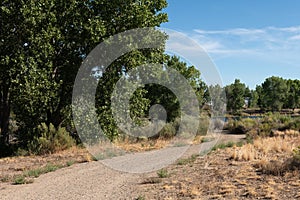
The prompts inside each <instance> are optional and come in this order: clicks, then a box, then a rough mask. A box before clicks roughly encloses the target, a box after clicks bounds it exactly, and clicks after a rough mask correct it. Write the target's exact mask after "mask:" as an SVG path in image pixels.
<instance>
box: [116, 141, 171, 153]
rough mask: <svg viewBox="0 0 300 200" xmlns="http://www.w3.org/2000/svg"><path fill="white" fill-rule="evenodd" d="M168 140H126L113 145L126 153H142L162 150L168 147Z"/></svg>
mask: <svg viewBox="0 0 300 200" xmlns="http://www.w3.org/2000/svg"><path fill="white" fill-rule="evenodd" d="M169 143H170V140H165V139H156V140H147V139H145V140H142V141H130V140H128V139H126V140H124V141H118V142H116V143H115V145H116V146H117V147H118V148H120V149H122V150H124V151H126V152H143V151H151V150H155V149H162V148H165V147H166V146H168V144H169Z"/></svg>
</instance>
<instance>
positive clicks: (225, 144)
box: [212, 141, 235, 151]
mask: <svg viewBox="0 0 300 200" xmlns="http://www.w3.org/2000/svg"><path fill="white" fill-rule="evenodd" d="M234 144H235V143H234V142H231V141H229V142H227V143H221V144H216V145H215V146H213V148H212V151H215V150H217V149H225V148H228V147H233V146H234Z"/></svg>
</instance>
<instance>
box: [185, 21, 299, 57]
mask: <svg viewBox="0 0 300 200" xmlns="http://www.w3.org/2000/svg"><path fill="white" fill-rule="evenodd" d="M190 35H191V37H192V38H193V39H195V40H196V41H197V42H198V43H199V44H200V45H201V46H202V47H203V48H204V49H205V50H206V51H207V52H208V53H210V54H217V55H227V56H231V55H232V56H234V55H237V54H243V55H245V54H252V55H253V54H266V53H268V54H270V53H271V52H273V51H276V52H277V53H278V52H282V53H285V54H288V53H289V52H291V51H292V52H299V53H300V26H291V27H265V28H261V29H247V28H235V29H227V30H201V29H196V30H194V31H193V32H192V34H190Z"/></svg>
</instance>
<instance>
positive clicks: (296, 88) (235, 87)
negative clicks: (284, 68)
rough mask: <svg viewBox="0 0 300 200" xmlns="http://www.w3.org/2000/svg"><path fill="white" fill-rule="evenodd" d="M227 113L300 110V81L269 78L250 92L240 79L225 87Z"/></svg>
mask: <svg viewBox="0 0 300 200" xmlns="http://www.w3.org/2000/svg"><path fill="white" fill-rule="evenodd" d="M225 92H226V98H227V111H228V112H231V113H237V112H238V111H240V110H241V109H243V108H259V109H261V110H263V111H273V112H274V111H280V110H282V109H293V110H294V109H296V108H300V80H298V79H296V80H290V79H288V80H287V79H283V78H281V77H275V76H272V77H269V78H267V79H266V80H265V81H264V82H263V83H262V84H261V85H258V86H256V88H255V89H254V90H250V89H249V88H248V87H247V86H246V85H245V84H244V83H241V82H240V80H239V79H236V80H235V81H234V83H232V84H230V85H227V86H226V87H225Z"/></svg>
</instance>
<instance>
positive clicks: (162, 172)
mask: <svg viewBox="0 0 300 200" xmlns="http://www.w3.org/2000/svg"><path fill="white" fill-rule="evenodd" d="M157 176H158V177H159V178H167V177H169V176H170V174H169V172H168V170H167V169H160V170H158V172H157Z"/></svg>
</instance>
